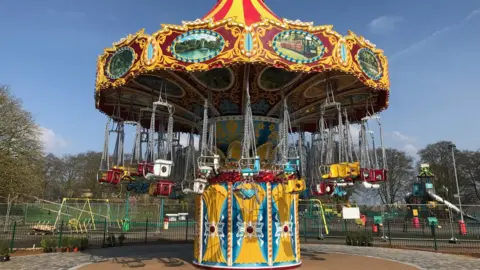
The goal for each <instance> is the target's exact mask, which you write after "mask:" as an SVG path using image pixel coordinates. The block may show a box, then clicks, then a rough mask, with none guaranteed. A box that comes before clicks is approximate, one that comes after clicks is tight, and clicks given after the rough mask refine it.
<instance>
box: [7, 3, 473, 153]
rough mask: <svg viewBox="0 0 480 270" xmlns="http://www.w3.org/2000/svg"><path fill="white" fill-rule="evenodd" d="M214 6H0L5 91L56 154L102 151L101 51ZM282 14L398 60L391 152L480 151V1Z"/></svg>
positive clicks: (323, 7) (388, 114)
mask: <svg viewBox="0 0 480 270" xmlns="http://www.w3.org/2000/svg"><path fill="white" fill-rule="evenodd" d="M215 2H216V0H176V1H167V0H141V1H127V0H82V1H77V0H42V1H36V0H28V1H27V0H2V1H1V2H0V37H1V39H0V40H1V42H0V51H1V52H2V57H1V58H0V59H1V61H0V63H1V64H0V84H8V85H10V86H11V87H12V89H13V92H14V93H15V95H17V96H18V97H20V98H22V99H23V101H24V105H25V107H26V109H28V110H30V111H32V112H33V114H34V116H35V118H36V121H37V122H38V124H39V125H40V126H41V127H42V128H43V131H44V135H43V139H44V141H45V143H46V150H47V151H52V152H54V153H56V154H65V153H78V152H82V151H86V150H96V151H101V149H102V145H103V129H104V124H105V117H104V116H103V115H102V114H101V113H99V112H97V111H96V110H95V106H94V99H93V93H94V84H95V71H96V59H97V56H98V55H99V54H100V53H102V51H103V48H105V47H109V46H110V45H111V44H112V42H115V41H118V40H119V39H120V38H122V37H124V36H126V35H127V34H129V33H134V32H136V31H137V30H139V29H141V28H145V29H146V31H147V32H148V33H152V32H154V31H156V30H158V29H159V28H160V24H161V23H174V24H180V23H181V21H182V20H194V19H196V18H199V17H201V16H203V15H204V14H205V13H206V12H207V11H208V10H209V9H210V8H211V7H212V6H213V4H214V3H215ZM266 3H267V4H268V5H269V6H270V8H271V9H272V10H273V11H274V12H275V13H276V14H277V15H279V16H281V17H285V18H288V19H301V20H303V21H314V22H315V23H316V24H317V25H322V24H333V25H334V28H335V29H336V30H337V31H338V32H340V33H342V34H346V33H347V30H348V29H350V30H353V31H354V32H356V33H357V34H361V35H364V36H365V37H366V38H367V39H369V40H370V41H372V42H373V43H375V44H377V46H378V47H380V48H382V49H384V50H385V53H386V55H387V56H389V58H390V76H391V95H390V107H389V109H388V110H387V111H385V112H384V113H382V117H383V123H384V127H385V131H386V146H390V147H397V148H400V149H404V150H407V151H409V152H410V153H414V152H415V150H416V149H419V148H422V147H423V146H425V145H426V144H428V143H432V142H436V141H438V140H453V141H454V142H455V143H456V144H457V146H458V147H459V148H462V149H465V148H470V149H478V148H480V140H479V139H478V138H479V136H478V134H480V125H479V124H480V121H479V120H478V115H479V113H478V111H477V106H478V101H479V100H480V87H479V83H478V77H479V76H480V73H479V71H480V68H479V67H478V63H480V46H479V44H480V1H478V0H461V1H451V0H422V1H418V0H403V1H381V0H376V1H373V0H364V1H353V0H351V1H319V0H295V1H287V0H266Z"/></svg>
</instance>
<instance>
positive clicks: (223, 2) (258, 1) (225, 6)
mask: <svg viewBox="0 0 480 270" xmlns="http://www.w3.org/2000/svg"><path fill="white" fill-rule="evenodd" d="M263 1H264V0H218V2H217V4H216V5H215V6H214V7H213V8H212V10H210V12H208V13H207V14H206V15H205V16H204V17H203V20H208V19H212V20H213V21H220V20H223V19H227V18H235V21H236V22H238V23H242V24H244V25H251V24H253V23H256V22H261V21H262V20H263V19H269V20H274V21H278V22H281V21H282V20H281V19H280V18H279V17H278V16H277V15H275V14H274V13H273V12H272V11H271V10H270V9H269V8H268V7H267V6H266V5H265V3H264V2H263Z"/></svg>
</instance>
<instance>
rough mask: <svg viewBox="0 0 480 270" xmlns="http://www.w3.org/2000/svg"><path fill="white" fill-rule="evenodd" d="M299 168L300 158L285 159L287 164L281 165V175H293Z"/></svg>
mask: <svg viewBox="0 0 480 270" xmlns="http://www.w3.org/2000/svg"><path fill="white" fill-rule="evenodd" d="M299 168H300V157H295V158H287V163H286V164H284V165H283V173H285V174H293V173H296V172H297V170H298V169H299Z"/></svg>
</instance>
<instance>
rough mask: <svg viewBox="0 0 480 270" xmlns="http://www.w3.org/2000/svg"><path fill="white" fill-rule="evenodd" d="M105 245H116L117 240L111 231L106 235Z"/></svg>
mask: <svg viewBox="0 0 480 270" xmlns="http://www.w3.org/2000/svg"><path fill="white" fill-rule="evenodd" d="M107 245H108V246H109V247H114V246H116V245H117V240H116V238H115V235H114V234H113V233H110V234H109V235H108V237H107Z"/></svg>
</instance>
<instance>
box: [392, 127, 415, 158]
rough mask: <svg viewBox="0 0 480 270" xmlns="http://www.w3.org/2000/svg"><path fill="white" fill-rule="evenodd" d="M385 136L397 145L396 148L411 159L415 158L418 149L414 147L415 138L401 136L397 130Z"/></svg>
mask: <svg viewBox="0 0 480 270" xmlns="http://www.w3.org/2000/svg"><path fill="white" fill-rule="evenodd" d="M387 134H388V135H389V136H390V137H391V138H392V139H393V140H394V141H395V142H396V143H397V148H399V149H400V150H402V151H404V152H406V153H407V154H408V155H410V156H412V157H416V156H417V152H418V148H417V147H416V146H415V141H416V140H415V138H413V137H410V136H408V135H406V134H403V133H402V132H400V131H398V130H395V131H393V132H389V133H387Z"/></svg>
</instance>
